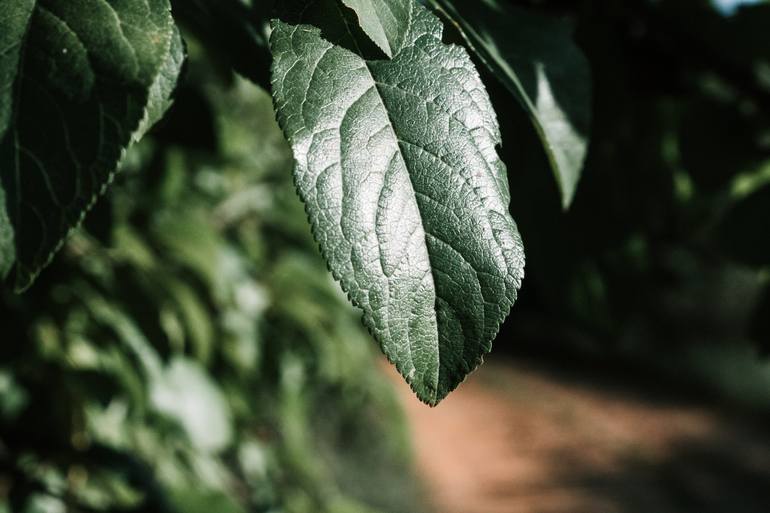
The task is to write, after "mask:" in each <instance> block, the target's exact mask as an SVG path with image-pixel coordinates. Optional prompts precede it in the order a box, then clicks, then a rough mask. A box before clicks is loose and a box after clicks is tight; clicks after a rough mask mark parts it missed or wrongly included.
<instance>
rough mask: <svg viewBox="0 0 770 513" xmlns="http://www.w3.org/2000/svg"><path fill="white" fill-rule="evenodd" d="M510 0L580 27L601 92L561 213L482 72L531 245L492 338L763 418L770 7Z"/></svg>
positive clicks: (768, 290) (519, 122) (508, 106)
mask: <svg viewBox="0 0 770 513" xmlns="http://www.w3.org/2000/svg"><path fill="white" fill-rule="evenodd" d="M512 1H513V2H514V3H524V4H529V5H530V6H531V7H532V8H536V9H538V10H540V11H541V12H542V11H547V12H549V13H550V14H551V15H553V16H556V17H560V18H562V19H564V20H566V22H567V23H569V24H570V26H572V27H573V28H574V33H575V38H576V41H577V42H578V44H579V46H580V47H581V49H582V50H583V51H584V52H585V54H586V56H587V58H588V60H589V62H590V64H591V70H592V77H593V84H594V105H593V126H592V132H591V145H590V148H589V151H588V157H587V161H586V165H585V168H584V170H583V174H582V178H581V181H580V183H579V185H578V188H577V193H576V196H575V200H574V203H573V205H572V207H571V208H570V210H569V211H568V212H567V213H565V214H564V213H562V212H560V211H559V205H558V202H557V201H556V200H555V199H553V198H554V196H555V195H556V190H555V187H554V186H553V185H552V184H551V183H550V182H549V181H548V176H547V173H548V166H547V160H546V159H545V157H544V156H543V155H538V154H537V153H536V152H532V151H531V148H532V147H534V146H535V145H536V144H537V140H536V138H535V137H533V136H532V135H531V130H529V127H528V125H527V121H528V120H527V119H526V118H525V117H524V116H522V115H521V114H520V112H519V111H520V109H518V106H517V105H516V104H515V102H514V101H513V100H512V99H510V98H509V97H507V96H506V95H505V94H504V90H503V88H502V87H500V86H499V85H498V84H497V83H496V82H495V80H494V78H493V77H487V79H486V83H487V84H488V86H489V87H490V89H491V95H492V98H493V101H494V103H495V108H496V110H497V112H498V113H499V117H500V120H501V125H502V131H503V140H504V141H507V142H505V143H504V144H503V148H502V151H503V153H504V155H505V160H506V162H507V163H508V165H509V168H510V172H509V177H510V181H511V192H512V196H513V198H512V203H511V210H512V213H513V215H514V218H515V219H516V220H517V223H518V225H519V228H520V230H521V232H522V237H523V240H524V244H525V249H526V251H527V271H526V272H527V277H526V279H525V282H524V285H523V287H522V291H521V294H520V299H519V303H518V304H517V308H515V309H514V310H513V312H512V315H511V317H510V318H509V320H508V322H507V323H506V325H505V327H504V330H503V335H502V336H501V337H499V338H498V343H497V345H496V347H497V348H501V347H503V346H504V344H501V343H500V340H502V338H505V337H508V338H511V339H515V340H516V343H515V344H511V345H510V346H509V347H513V350H518V351H521V352H531V353H537V354H539V355H543V354H546V355H547V356H548V357H549V358H552V359H553V360H557V361H560V362H563V363H565V365H573V366H574V365H576V364H578V363H579V362H583V363H585V364H587V365H588V366H590V368H593V369H595V370H596V371H597V372H598V371H599V369H604V370H607V369H609V370H610V371H612V372H618V373H620V374H624V375H630V373H629V371H635V372H636V374H638V375H641V376H642V377H643V378H645V379H648V380H649V379H650V378H651V379H652V380H654V381H655V382H656V383H659V382H661V380H662V382H666V383H667V384H668V387H669V388H670V389H672V390H673V389H674V388H675V387H678V388H680V389H681V388H687V387H690V389H691V390H695V391H697V393H698V394H700V395H701V396H704V397H705V396H718V397H719V398H720V400H724V402H725V403H727V404H731V405H742V406H747V407H749V408H759V409H761V410H762V411H763V412H764V413H766V414H770V393H768V383H770V363H768V361H767V360H766V359H763V358H761V353H762V352H763V351H764V352H767V351H768V348H770V335H768V334H769V333H770V330H769V329H768V326H770V316H769V315H768V313H767V312H768V311H769V310H768V303H770V301H768V297H770V251H769V250H768V248H769V246H768V245H769V244H770V225H768V223H769V222H770V80H768V77H770V75H769V74H768V72H769V70H770V3H767V2H762V3H757V4H755V5H746V6H742V7H741V8H738V9H736V10H735V11H734V12H732V14H730V15H729V16H727V15H724V14H723V13H722V12H720V11H718V10H717V9H715V8H714V5H713V3H712V2H711V1H710V0H661V1H658V2H650V1H647V0H632V1H626V2H612V1H604V0H590V1H585V2H569V1H564V0H522V1H521V2H519V1H515V0H512ZM603 364H606V365H603ZM672 385H673V386H672ZM680 385H682V386H680ZM704 392H708V393H704Z"/></svg>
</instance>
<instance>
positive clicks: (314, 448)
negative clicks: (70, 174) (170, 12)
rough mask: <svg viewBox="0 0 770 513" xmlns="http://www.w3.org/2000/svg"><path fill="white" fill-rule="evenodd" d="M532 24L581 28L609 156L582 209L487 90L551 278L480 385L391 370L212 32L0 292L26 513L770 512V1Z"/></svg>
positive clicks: (613, 7)
mask: <svg viewBox="0 0 770 513" xmlns="http://www.w3.org/2000/svg"><path fill="white" fill-rule="evenodd" d="M512 3H515V4H518V5H521V6H524V7H529V8H531V9H533V10H536V11H538V12H540V13H544V14H546V15H548V16H551V17H554V18H559V19H562V20H564V22H565V23H567V24H569V25H570V26H572V27H573V28H574V34H575V39H576V41H577V43H578V45H579V46H580V48H581V49H582V50H583V51H584V53H585V54H586V56H587V58H588V61H589V63H590V67H591V73H592V78H593V105H592V123H591V127H590V132H591V145H590V148H589V153H588V158H587V162H586V166H585V169H584V171H583V177H582V180H581V183H580V184H579V186H578V190H577V195H576V197H575V202H574V204H573V206H572V207H571V208H570V210H569V211H567V212H564V211H563V210H562V208H561V205H560V201H559V194H558V191H557V190H556V185H555V183H554V182H553V178H552V176H551V172H550V170H549V168H548V163H547V159H546V157H545V155H544V154H542V152H541V150H540V149H539V148H541V146H540V143H539V141H538V139H537V137H536V134H535V133H534V132H533V130H532V127H531V124H530V122H529V120H528V118H527V116H526V114H524V112H523V111H522V110H521V108H520V107H519V105H518V104H517V103H516V102H515V100H514V99H513V98H512V97H511V96H510V95H509V94H508V93H507V92H506V91H505V90H504V88H503V86H502V85H501V84H498V83H497V82H496V81H495V79H494V77H492V76H486V77H484V80H485V83H486V84H487V87H488V89H489V90H490V93H491V95H492V98H493V100H494V101H495V107H496V110H497V112H498V117H499V120H500V122H501V125H502V131H503V141H504V145H503V147H502V149H501V154H502V155H503V157H504V160H505V161H506V163H507V165H508V169H509V180H510V183H511V192H512V196H513V198H512V203H511V212H512V213H513V215H514V218H515V219H516V220H517V223H518V225H519V228H520V230H521V232H522V236H523V238H524V243H525V248H526V252H527V270H526V273H527V276H526V279H525V281H524V286H523V288H522V290H521V293H520V298H519V302H518V303H517V305H516V306H515V307H514V310H513V313H512V315H511V317H510V318H509V319H508V321H507V322H506V324H505V325H504V326H503V329H502V332H501V334H500V335H499V337H498V339H497V340H496V342H495V346H494V350H493V353H492V355H491V356H490V357H489V358H488V361H487V362H486V363H485V365H484V366H482V368H481V369H480V370H479V371H478V372H476V373H475V374H473V375H472V376H471V377H470V378H469V379H468V380H467V381H466V383H464V384H463V385H461V387H460V388H459V389H458V390H457V391H455V392H454V393H453V394H452V395H450V397H449V398H448V399H446V400H445V401H444V402H443V403H442V404H441V405H439V406H438V407H437V408H435V409H430V408H428V407H426V406H424V405H422V404H420V403H419V402H417V400H416V399H415V398H413V397H412V395H411V393H410V392H409V390H408V387H407V386H406V385H404V384H403V383H402V382H401V380H400V378H399V377H398V376H396V375H395V373H394V371H392V370H391V369H390V367H389V366H388V365H387V364H385V363H384V362H383V361H382V359H381V357H380V356H379V350H378V348H377V346H376V343H375V342H374V341H373V340H371V338H370V337H369V336H368V335H367V334H366V333H365V331H364V330H363V328H362V326H361V323H360V320H359V317H360V316H359V314H357V313H356V312H355V311H354V310H353V309H352V307H350V306H349V305H348V303H347V301H346V299H345V298H344V296H343V295H342V293H341V292H340V290H339V287H338V285H337V284H335V283H334V282H333V281H332V279H331V277H330V276H329V274H328V273H327V272H326V267H325V264H324V262H323V261H322V259H321V258H320V256H319V254H318V251H317V249H316V245H315V243H314V242H313V241H312V239H311V237H310V234H309V228H308V225H307V222H306V218H305V214H304V212H303V207H302V205H301V203H300V202H299V200H298V199H297V197H296V195H295V193H294V187H293V185H292V181H291V154H290V152H289V150H288V148H287V146H286V144H285V142H284V141H283V137H282V136H281V134H280V131H279V130H278V129H277V127H276V125H275V122H274V118H273V110H272V104H271V100H270V97H269V95H268V94H267V93H266V92H265V91H263V90H261V89H260V88H258V87H256V86H254V85H253V84H252V83H251V82H248V81H246V80H245V79H241V78H238V77H237V76H235V75H233V74H232V73H231V72H230V71H228V70H229V66H227V65H224V64H223V61H222V59H223V57H222V55H221V54H220V53H217V52H216V51H212V48H211V47H210V45H206V48H207V50H206V51H204V50H203V45H201V44H200V43H198V39H197V37H198V36H199V30H197V29H200V27H196V25H195V24H194V23H190V24H189V25H188V26H187V28H188V33H187V34H186V39H187V43H188V53H189V62H188V64H187V69H186V70H185V75H184V79H183V80H182V82H181V85H180V87H179V89H178V91H177V93H176V102H175V105H174V107H173V108H172V109H171V111H170V112H169V115H168V116H167V118H166V119H165V120H164V121H163V122H162V123H161V124H160V125H159V126H158V127H156V128H155V129H154V130H153V132H152V133H151V134H150V136H149V137H148V138H146V139H145V140H143V141H142V142H141V143H140V144H139V145H137V146H136V147H134V148H133V149H132V150H131V151H130V152H129V154H128V155H127V156H126V159H125V161H124V163H123V172H122V173H121V174H120V175H119V176H118V178H117V180H116V183H115V184H114V185H113V186H112V188H111V192H110V193H109V194H108V196H107V197H106V198H104V199H103V200H102V201H101V202H100V203H99V204H98V205H97V207H96V209H95V210H94V211H93V212H92V213H91V214H90V215H89V216H88V217H87V219H86V223H85V225H84V226H83V227H82V229H80V230H79V231H78V232H77V233H75V234H74V236H73V237H72V238H71V239H70V240H69V242H68V243H67V245H66V247H65V249H64V250H63V251H62V253H61V254H60V255H59V256H58V257H57V258H56V259H55V261H54V262H53V264H52V265H51V267H50V268H49V269H48V270H46V271H45V272H44V273H43V274H42V275H41V277H40V279H39V280H38V282H37V283H36V284H35V286H34V287H33V288H32V289H30V290H29V291H28V292H26V293H24V294H22V295H14V294H12V293H10V292H5V291H4V292H3V293H2V302H1V303H0V319H2V335H0V337H1V338H2V340H3V344H2V345H0V512H23V513H61V512H85V513H88V512H96V511H99V512H102V511H105V512H106V511H109V512H113V511H114V512H134V511H135V512H178V513H198V512H200V513H210V512H217V513H230V512H233V513H235V512H238V513H241V512H243V513H245V512H264V513H284V512H285V513H326V512H328V513H407V512H408V513H431V512H433V513H518V512H522V513H523V512H528V513H583V512H584V513H603V512H608V513H650V512H655V513H669V512H671V513H712V512H713V513H754V512H757V513H760V512H762V513H765V512H767V511H768V510H770V444H769V442H770V430H768V427H770V360H768V352H770V4H768V3H763V2H736V1H734V0H733V1H727V0H720V1H718V2H709V1H706V0H703V1H701V0H656V1H652V0H632V1H626V2H616V1H609V0H605V1H602V0H585V1H581V2H569V1H559V0H541V1H534V0H533V1H529V2H528V1H517V2H512ZM749 4H751V5H749ZM448 37H449V38H452V37H456V35H453V34H451V33H450V34H448ZM252 78H253V77H252ZM557 99H558V98H557ZM585 129H586V130H588V127H585ZM533 148H534V149H537V151H534V150H533Z"/></svg>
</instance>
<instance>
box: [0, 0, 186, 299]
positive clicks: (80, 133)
mask: <svg viewBox="0 0 770 513" xmlns="http://www.w3.org/2000/svg"><path fill="white" fill-rule="evenodd" d="M11 3H12V4H14V5H12V6H11V13H12V14H11V16H5V12H4V13H3V15H4V16H3V18H2V21H0V24H2V25H0V34H2V36H0V38H2V41H3V43H4V44H5V46H6V47H8V48H11V49H12V50H11V51H10V52H9V53H4V54H3V55H2V57H0V59H1V60H0V66H2V69H0V81H1V82H2V83H0V88H2V90H3V91H5V92H3V93H0V94H2V95H3V96H0V179H2V182H1V188H2V189H3V190H4V194H5V205H4V207H5V208H4V209H3V213H2V214H0V259H1V260H0V271H5V272H7V271H8V269H9V267H10V265H11V262H12V261H13V260H15V262H16V265H15V269H16V272H15V286H16V288H17V289H18V290H23V289H25V288H26V287H28V286H29V285H30V284H31V283H32V281H33V279H34V277H35V276H36V275H37V273H38V272H39V271H40V270H41V269H42V268H43V267H45V265H47V263H48V262H49V261H50V259H51V258H52V257H53V254H54V253H55V252H56V250H57V249H58V248H59V247H60V246H61V244H62V242H63V240H64V238H65V237H66V236H67V234H68V233H69V232H70V230H71V229H72V228H73V227H75V226H77V225H78V224H79V223H80V221H81V220H82V218H83V216H84V215H85V212H86V211H87V210H88V209H89V208H90V207H91V206H92V205H93V203H94V202H95V200H96V198H97V197H98V196H99V195H100V194H101V193H102V192H103V191H104V189H105V187H106V185H107V184H108V183H109V182H110V180H111V179H112V175H113V173H114V171H115V169H116V167H117V165H118V163H119V161H120V159H121V157H122V155H123V153H124V151H125V149H126V147H127V146H128V145H129V144H130V142H131V141H132V139H135V138H137V137H138V136H140V135H141V134H142V133H143V132H144V131H145V130H147V129H148V128H149V126H150V124H151V123H152V122H153V121H155V120H156V119H158V118H159V117H160V115H161V114H162V112H163V111H164V109H165V107H166V106H167V104H168V97H169V94H170V92H171V89H172V88H173V84H174V82H175V79H176V75H177V74H178V71H179V64H180V62H181V59H182V56H183V53H182V47H181V40H180V38H179V35H178V33H177V32H176V29H175V27H174V25H173V21H172V19H171V13H170V11H169V4H168V0H147V1H144V2H135V1H131V0H115V1H111V2H107V1H105V0H68V1H66V2H62V1H59V0H38V1H37V2H22V1H19V0H12V1H11ZM5 9H6V8H5V7H4V8H3V10H4V11H5ZM25 20H27V22H25ZM14 48H16V49H18V51H17V50H13V49H14ZM15 53H18V55H17V56H16V58H13V54H15ZM9 88H10V89H9ZM0 200H2V195H0ZM10 233H12V234H13V240H14V244H13V248H12V250H9V247H8V242H7V241H8V240H10V239H9V235H8V234H10Z"/></svg>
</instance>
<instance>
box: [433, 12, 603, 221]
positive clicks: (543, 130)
mask: <svg viewBox="0 0 770 513" xmlns="http://www.w3.org/2000/svg"><path fill="white" fill-rule="evenodd" d="M430 1H431V4H433V5H434V6H435V7H436V8H437V9H438V10H440V11H441V12H443V13H444V14H445V15H446V16H447V17H448V18H449V19H451V20H452V21H453V22H454V23H455V24H456V25H457V28H458V29H459V30H460V32H461V33H462V35H463V37H464V38H465V40H466V41H467V43H468V45H469V46H470V47H471V49H472V50H473V51H474V52H475V53H476V54H477V55H478V56H479V58H480V59H481V60H482V62H484V64H485V65H486V66H487V67H488V68H489V69H490V70H491V71H492V73H494V74H495V76H497V78H498V79H499V80H500V81H501V82H502V83H503V84H504V85H505V87H506V88H508V90H510V91H511V92H512V93H513V94H514V96H515V97H516V98H517V99H518V100H519V102H520V103H521V104H522V106H523V107H524V109H525V110H526V111H527V113H528V114H529V116H530V118H531V120H532V123H533V125H534V126H535V130H536V131H537V134H538V136H539V138H540V140H541V141H542V143H543V147H544V149H545V152H546V155H547V156H548V160H549V162H550V164H551V168H552V169H553V173H554V176H555V177H556V181H557V183H558V185H559V188H560V190H561V195H562V206H563V207H564V208H565V209H566V208H568V207H569V205H570V204H571V203H572V199H573V197H574V196H575V190H576V189H577V185H578V181H579V179H580V173H581V171H582V168H583V163H584V161H585V157H586V153H587V150H588V136H589V129H590V124H591V74H590V68H589V65H588V61H587V60H586V58H585V57H584V56H583V54H582V52H581V51H580V49H579V48H578V47H577V46H576V45H575V44H574V42H573V41H572V37H571V33H570V30H569V29H568V27H567V26H566V25H565V24H564V23H563V22H562V21H560V20H553V19H550V18H548V17H545V16H541V15H537V14H535V13H532V12H530V11H528V10H525V9H521V8H519V7H515V6H512V5H509V4H507V3H503V2H499V1H497V0H479V1H477V2H468V1H463V0H459V1H455V0H430Z"/></svg>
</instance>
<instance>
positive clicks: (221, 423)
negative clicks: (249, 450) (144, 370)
mask: <svg viewBox="0 0 770 513" xmlns="http://www.w3.org/2000/svg"><path fill="white" fill-rule="evenodd" d="M150 387H151V390H150V397H151V399H152V403H153V405H154V407H155V408H156V409H157V410H158V411H159V412H160V413H162V414H164V415H166V416H168V417H169V418H172V419H174V420H175V421H177V422H178V423H179V425H180V426H181V427H182V428H184V430H185V432H186V433H187V436H189V437H190V441H191V442H192V443H193V445H194V446H195V447H197V448H198V449H200V450H202V451H205V452H212V453H213V452H218V451H221V450H222V449H224V448H225V447H226V446H227V445H228V444H229V443H230V440H231V438H232V436H233V432H232V426H231V424H230V422H231V420H230V411H229V408H228V406H227V401H226V399H225V397H224V396H223V395H222V392H221V391H220V390H219V389H218V388H217V386H216V384H215V383H214V382H212V380H211V378H210V377H209V375H208V374H207V373H206V371H205V369H204V368H203V367H202V366H201V365H200V364H198V363H197V362H195V361H192V360H187V359H184V358H180V357H177V358H174V359H173V360H171V363H170V364H169V366H168V367H167V368H166V369H164V371H163V372H162V373H161V374H160V375H159V376H157V378H155V380H154V381H153V382H152V383H151V385H150Z"/></svg>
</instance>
